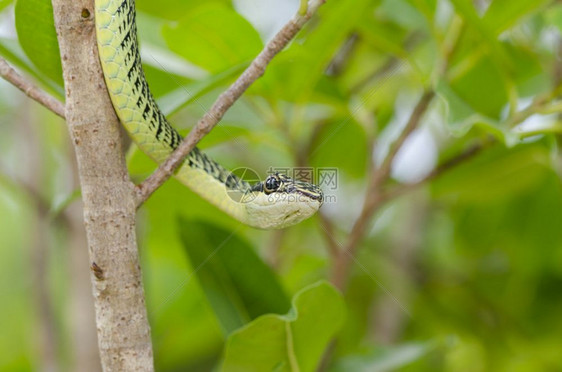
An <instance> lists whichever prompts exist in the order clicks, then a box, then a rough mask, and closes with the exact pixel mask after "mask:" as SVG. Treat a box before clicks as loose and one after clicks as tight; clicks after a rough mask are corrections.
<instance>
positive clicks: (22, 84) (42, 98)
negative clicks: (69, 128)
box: [0, 57, 64, 119]
mask: <svg viewBox="0 0 562 372" xmlns="http://www.w3.org/2000/svg"><path fill="white" fill-rule="evenodd" d="M0 76H2V78H4V79H5V80H6V81H8V82H9V83H11V84H12V85H14V86H15V87H16V88H18V89H19V90H21V91H22V92H23V93H25V95H27V96H28V97H29V98H31V99H33V100H35V101H37V102H39V103H40V104H42V105H43V106H45V107H46V108H47V109H49V110H51V111H52V112H54V113H55V114H57V115H58V116H60V117H61V118H63V119H64V105H63V104H62V103H61V102H60V101H59V100H57V99H56V98H55V97H53V96H51V95H50V94H48V93H46V92H44V91H43V90H41V89H40V88H39V87H37V86H36V85H35V84H33V83H31V82H30V81H28V80H26V79H25V78H24V77H23V76H21V75H20V74H18V73H17V71H16V70H14V69H13V68H12V67H11V66H10V65H9V64H8V62H6V60H5V59H4V58H2V57H0Z"/></svg>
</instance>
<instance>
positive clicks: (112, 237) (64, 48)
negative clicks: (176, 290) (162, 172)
mask: <svg viewBox="0 0 562 372" xmlns="http://www.w3.org/2000/svg"><path fill="white" fill-rule="evenodd" d="M52 3H53V8H54V17H55V26H56V29H57V37H58V41H59V46H60V53H61V60H62V67H63V75H64V83H65V95H66V109H65V116H66V119H67V124H68V129H69V132H70V136H71V138H72V141H73V144H74V149H75V152H76V158H77V162H78V171H79V178H80V185H81V189H82V198H83V202H84V224H85V227H86V236H87V240H88V249H89V257H90V265H91V275H90V276H91V280H92V286H93V294H94V301H95V309H96V325H97V334H98V345H99V350H100V356H101V364H102V367H103V369H104V371H119V372H121V371H152V370H154V367H153V360H152V344H151V340H150V326H149V324H148V319H147V314H146V308H145V300H144V290H143V286H142V277H141V269H140V266H139V257H138V251H137V243H136V236H135V186H134V185H133V184H132V183H131V181H130V180H129V175H128V172H127V167H126V164H125V158H124V152H123V148H122V143H123V138H122V134H121V131H120V129H119V122H118V120H117V117H116V116H115V112H114V110H113V107H112V105H111V102H110V100H109V96H108V94H107V90H106V87H105V83H104V80H103V75H102V71H101V67H100V64H99V60H98V53H97V47H96V41H95V28H94V19H93V14H94V2H93V0H72V1H68V0H52Z"/></svg>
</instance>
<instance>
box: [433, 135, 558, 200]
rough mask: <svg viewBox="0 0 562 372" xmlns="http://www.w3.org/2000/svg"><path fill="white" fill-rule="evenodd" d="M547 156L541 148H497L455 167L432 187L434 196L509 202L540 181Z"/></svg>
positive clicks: (529, 146)
mask: <svg viewBox="0 0 562 372" xmlns="http://www.w3.org/2000/svg"><path fill="white" fill-rule="evenodd" d="M549 167H550V155H549V153H548V150H547V149H545V148H544V147H543V146H539V145H535V144H530V145H520V146H516V147H514V148H512V149H506V148H502V147H500V146H497V147H496V148H494V149H490V150H488V151H485V152H484V153H482V154H481V155H479V156H478V157H476V158H475V159H474V160H471V161H470V162H467V163H465V164H463V165H461V166H458V167H456V168H454V169H452V170H450V171H449V172H447V173H446V174H444V175H443V176H442V177H439V178H438V179H437V180H436V181H434V182H433V184H432V189H433V192H434V195H436V196H447V197H453V198H455V200H457V201H459V202H465V203H484V204H487V203H498V202H499V201H502V200H509V199H510V198H513V197H514V196H515V195H518V194H520V193H522V192H524V191H526V190H529V189H530V188H531V187H534V186H536V185H537V184H538V183H539V182H541V181H542V180H544V177H545V176H546V174H547V171H548V169H549Z"/></svg>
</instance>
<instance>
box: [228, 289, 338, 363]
mask: <svg viewBox="0 0 562 372" xmlns="http://www.w3.org/2000/svg"><path fill="white" fill-rule="evenodd" d="M344 313H345V307H344V302H343V298H342V296H341V294H340V293H339V292H338V291H337V290H336V289H335V288H334V287H333V286H332V285H330V284H328V283H326V282H319V283H316V284H313V285H311V286H308V287H306V288H304V289H303V290H301V291H300V292H299V293H297V294H296V295H295V297H294V298H293V307H292V309H291V311H290V312H289V313H288V314H286V315H272V314H269V315H264V316H262V317H260V318H258V319H256V320H254V321H253V322H252V323H250V324H248V325H247V326H245V327H244V328H242V329H240V330H238V331H236V332H234V333H232V334H231V335H230V337H229V339H228V341H227V345H226V349H225V358H224V364H223V366H222V371H225V372H231V371H246V372H252V371H256V372H258V371H277V372H281V371H300V372H308V371H315V370H316V368H317V367H318V363H319V362H320V358H321V357H322V354H323V353H324V350H325V349H326V347H327V345H328V343H329V342H330V340H331V339H332V337H333V336H334V335H335V333H336V332H337V330H338V329H339V328H340V326H341V325H342V323H343V320H344Z"/></svg>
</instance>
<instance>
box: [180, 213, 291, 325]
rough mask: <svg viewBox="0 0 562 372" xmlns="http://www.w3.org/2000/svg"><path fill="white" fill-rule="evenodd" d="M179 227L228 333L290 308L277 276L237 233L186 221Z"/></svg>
mask: <svg viewBox="0 0 562 372" xmlns="http://www.w3.org/2000/svg"><path fill="white" fill-rule="evenodd" d="M180 225H181V240H182V243H183V246H184V249H185V251H186V252H187V254H188V255H189V258H190V260H191V264H192V266H193V267H194V269H195V272H196V275H197V278H198V279H199V282H200V284H201V287H202V288H203V291H204V292H205V295H206V297H207V299H208V301H209V303H210V304H211V306H212V308H213V310H214V312H215V314H216V316H217V318H218V320H219V322H220V324H221V326H222V328H223V331H224V333H225V334H229V333H231V332H232V331H234V330H235V329H237V328H240V327H241V326H243V325H244V324H246V323H248V322H249V321H250V320H252V319H255V318H256V317H258V316H260V315H262V314H266V313H284V312H286V311H287V310H288V309H289V307H290V304H289V300H288V298H287V297H286V295H285V293H284V292H283V289H282V288H281V285H280V284H279V282H278V281H277V278H276V277H275V274H274V273H273V272H272V271H271V269H270V268H269V267H268V266H267V265H266V264H265V263H264V262H263V261H262V260H261V259H260V258H259V257H258V256H257V255H256V253H255V252H254V250H253V248H252V247H251V246H250V245H249V244H248V243H247V242H245V241H244V240H242V239H241V238H239V237H238V236H236V234H235V232H230V231H226V230H224V229H222V228H219V227H217V226H215V225H211V224H209V223H207V222H202V221H196V220H187V219H184V218H180Z"/></svg>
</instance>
